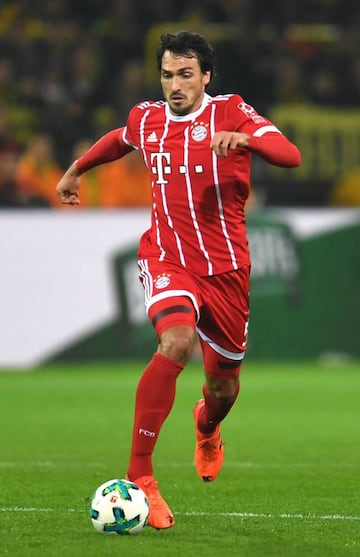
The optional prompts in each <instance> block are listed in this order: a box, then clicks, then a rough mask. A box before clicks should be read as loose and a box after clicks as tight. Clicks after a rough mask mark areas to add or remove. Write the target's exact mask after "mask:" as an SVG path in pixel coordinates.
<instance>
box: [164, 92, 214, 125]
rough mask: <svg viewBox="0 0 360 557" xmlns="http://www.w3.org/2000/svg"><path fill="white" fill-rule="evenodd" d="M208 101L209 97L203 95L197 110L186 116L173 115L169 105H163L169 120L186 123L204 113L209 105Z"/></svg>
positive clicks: (205, 94)
mask: <svg viewBox="0 0 360 557" xmlns="http://www.w3.org/2000/svg"><path fill="white" fill-rule="evenodd" d="M210 99H211V97H210V95H208V94H207V93H204V95H203V98H202V100H201V104H200V106H199V108H197V109H196V110H194V111H192V112H188V113H187V114H174V113H173V112H172V111H171V109H170V106H169V104H168V103H166V104H165V110H166V115H167V117H168V118H169V119H170V120H173V121H176V122H187V121H191V120H195V119H196V118H197V116H199V115H200V114H201V113H202V112H203V111H204V109H205V108H206V106H207V105H208V104H209V101H210Z"/></svg>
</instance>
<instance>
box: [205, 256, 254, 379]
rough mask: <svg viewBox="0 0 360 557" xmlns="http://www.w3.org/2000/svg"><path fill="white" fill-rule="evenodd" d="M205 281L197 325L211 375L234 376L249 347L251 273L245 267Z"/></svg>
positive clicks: (206, 365) (207, 368) (207, 367)
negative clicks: (202, 303)
mask: <svg viewBox="0 0 360 557" xmlns="http://www.w3.org/2000/svg"><path fill="white" fill-rule="evenodd" d="M209 279H210V280H206V281H205V282H206V291H205V289H204V288H203V289H202V298H203V302H204V305H203V306H202V307H201V316H200V319H199V321H198V324H197V330H198V334H199V337H200V342H201V348H202V351H203V359H204V368H205V371H206V372H208V373H210V374H211V373H213V374H214V373H215V374H216V375H219V376H220V375H224V376H234V375H237V374H238V373H239V370H240V364H241V361H242V359H243V357H244V354H245V351H246V346H247V333H248V322H249V269H248V268H247V267H246V268H244V269H241V270H239V271H233V272H231V273H226V274H224V275H220V276H217V277H209Z"/></svg>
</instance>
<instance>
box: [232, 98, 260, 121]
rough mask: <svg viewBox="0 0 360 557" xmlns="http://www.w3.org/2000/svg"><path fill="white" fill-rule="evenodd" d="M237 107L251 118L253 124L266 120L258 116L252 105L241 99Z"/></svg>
mask: <svg viewBox="0 0 360 557" xmlns="http://www.w3.org/2000/svg"><path fill="white" fill-rule="evenodd" d="M237 107H238V108H239V109H240V110H241V111H242V112H243V113H244V114H245V115H246V116H247V117H248V118H251V120H252V121H253V122H255V124H262V123H263V122H266V119H265V118H264V117H263V116H260V114H258V113H257V112H256V110H255V108H254V107H253V106H251V105H250V104H247V103H246V102H244V101H242V102H241V103H239V104H238V105H237Z"/></svg>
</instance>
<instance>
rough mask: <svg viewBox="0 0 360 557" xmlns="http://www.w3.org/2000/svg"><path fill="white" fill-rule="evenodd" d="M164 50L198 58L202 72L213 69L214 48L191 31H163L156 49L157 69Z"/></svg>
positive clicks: (212, 71)
mask: <svg viewBox="0 0 360 557" xmlns="http://www.w3.org/2000/svg"><path fill="white" fill-rule="evenodd" d="M165 50H169V51H170V52H172V53H174V54H180V55H181V54H182V55H183V56H188V57H195V58H197V59H198V60H199V64H200V69H201V71H202V73H205V72H209V71H210V72H211V77H212V75H213V73H214V71H215V67H214V54H215V53H214V49H213V47H212V46H211V45H210V43H209V42H208V41H207V39H205V37H203V36H202V35H199V34H198V33H193V32H192V31H179V32H178V33H175V34H174V33H164V34H163V35H161V37H160V45H159V48H158V51H157V65H158V70H159V71H160V70H161V61H162V57H163V55H164V52H165Z"/></svg>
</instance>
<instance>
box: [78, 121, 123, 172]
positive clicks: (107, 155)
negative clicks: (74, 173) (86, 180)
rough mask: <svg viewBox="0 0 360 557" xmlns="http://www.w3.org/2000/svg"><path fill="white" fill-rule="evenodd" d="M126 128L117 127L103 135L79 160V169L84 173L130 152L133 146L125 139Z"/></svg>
mask: <svg viewBox="0 0 360 557" xmlns="http://www.w3.org/2000/svg"><path fill="white" fill-rule="evenodd" d="M123 132H124V128H117V129H115V130H112V131H110V132H108V133H107V134H105V135H103V136H102V137H101V138H100V139H99V140H98V141H97V142H96V143H94V145H93V146H92V147H90V149H88V151H86V152H85V153H84V154H83V155H82V156H81V157H80V158H79V159H78V160H77V161H76V166H77V168H78V170H79V171H80V172H81V173H83V172H86V171H87V170H90V169H91V168H94V167H95V166H98V165H99V164H104V163H106V162H111V161H114V160H116V159H121V157H123V156H125V155H127V154H128V153H130V151H132V150H133V148H132V147H131V146H130V145H128V144H127V143H126V142H125V141H124V139H123Z"/></svg>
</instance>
